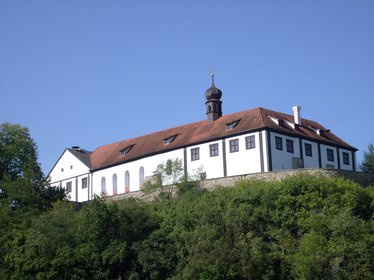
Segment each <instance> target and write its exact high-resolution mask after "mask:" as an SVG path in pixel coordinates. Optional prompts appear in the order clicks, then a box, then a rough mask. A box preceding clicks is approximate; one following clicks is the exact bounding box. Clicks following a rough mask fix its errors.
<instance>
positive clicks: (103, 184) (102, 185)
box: [101, 177, 106, 194]
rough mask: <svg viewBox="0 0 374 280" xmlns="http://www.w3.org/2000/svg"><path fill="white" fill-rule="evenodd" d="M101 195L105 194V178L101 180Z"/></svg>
mask: <svg viewBox="0 0 374 280" xmlns="http://www.w3.org/2000/svg"><path fill="white" fill-rule="evenodd" d="M101 193H102V194H105V193H106V182H105V177H102V178H101Z"/></svg>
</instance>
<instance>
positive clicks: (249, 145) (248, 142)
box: [245, 135, 256, 150]
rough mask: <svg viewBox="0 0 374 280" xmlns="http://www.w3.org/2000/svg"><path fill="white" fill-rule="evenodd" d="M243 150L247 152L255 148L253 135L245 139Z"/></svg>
mask: <svg viewBox="0 0 374 280" xmlns="http://www.w3.org/2000/svg"><path fill="white" fill-rule="evenodd" d="M245 148H246V149H247V150H249V149H254V148H256V138H255V136H254V135H253V136H248V137H245Z"/></svg>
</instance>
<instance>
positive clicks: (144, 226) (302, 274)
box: [1, 174, 374, 279]
mask: <svg viewBox="0 0 374 280" xmlns="http://www.w3.org/2000/svg"><path fill="white" fill-rule="evenodd" d="M184 184H185V185H184V188H181V190H182V191H180V192H178V193H179V194H178V196H176V197H174V198H171V197H170V196H169V197H163V196H161V197H159V198H157V199H155V200H154V201H152V202H147V203H145V202H141V201H136V200H133V199H128V200H123V201H120V202H111V203H108V202H105V201H102V200H99V199H95V200H93V201H92V202H90V203H88V204H87V205H86V206H84V207H83V209H82V210H80V211H78V210H75V209H74V208H73V207H72V206H71V205H70V204H68V203H60V204H55V207H53V209H51V210H49V211H48V212H45V213H44V214H42V215H38V216H35V217H34V218H32V219H31V222H30V225H29V226H28V227H19V228H17V229H14V230H13V234H14V236H15V237H14V238H13V239H12V240H9V241H7V242H6V248H7V250H6V258H5V262H4V266H3V267H2V268H1V271H2V273H3V278H6V279H269V278H277V279H315V278H324V279H370V277H372V275H373V273H374V271H373V266H372V264H373V262H374V257H373V254H372V252H373V249H374V248H373V247H374V239H373V236H374V235H373V228H374V227H373V208H374V191H373V189H372V188H363V187H361V186H359V185H357V184H355V183H352V182H350V181H347V180H344V179H336V178H335V179H332V178H330V179H327V178H322V177H321V178H319V177H315V176H308V175H305V174H302V175H298V176H294V177H289V178H287V179H285V180H283V181H280V182H265V181H255V180H253V181H242V182H239V183H238V184H237V185H236V186H235V187H233V188H222V189H217V190H215V191H212V192H208V191H206V190H200V189H196V188H194V185H189V183H188V182H185V183H184ZM197 190H198V191H197Z"/></svg>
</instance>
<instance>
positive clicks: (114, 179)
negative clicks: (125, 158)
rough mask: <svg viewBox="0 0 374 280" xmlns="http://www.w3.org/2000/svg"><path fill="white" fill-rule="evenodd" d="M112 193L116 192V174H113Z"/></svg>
mask: <svg viewBox="0 0 374 280" xmlns="http://www.w3.org/2000/svg"><path fill="white" fill-rule="evenodd" d="M112 181H113V195H116V194H117V174H113V180H112Z"/></svg>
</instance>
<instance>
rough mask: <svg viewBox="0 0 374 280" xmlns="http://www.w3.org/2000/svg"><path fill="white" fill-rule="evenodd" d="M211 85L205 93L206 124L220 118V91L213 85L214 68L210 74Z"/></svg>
mask: <svg viewBox="0 0 374 280" xmlns="http://www.w3.org/2000/svg"><path fill="white" fill-rule="evenodd" d="M210 76H211V77H212V85H211V86H210V88H209V89H207V90H206V91H205V98H206V101H205V106H206V116H207V119H208V122H214V121H215V120H217V119H219V118H220V117H221V116H222V101H221V97H222V91H221V90H220V89H218V88H216V85H215V84H214V67H212V71H211V73H210Z"/></svg>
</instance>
